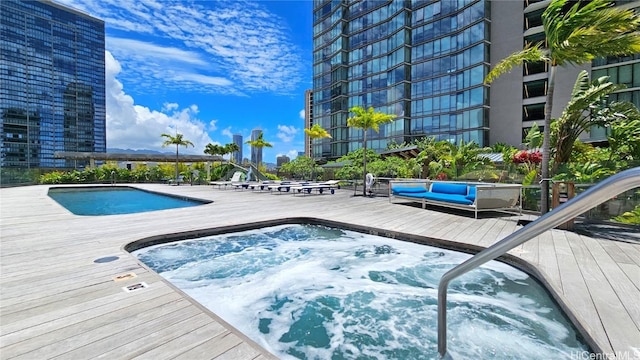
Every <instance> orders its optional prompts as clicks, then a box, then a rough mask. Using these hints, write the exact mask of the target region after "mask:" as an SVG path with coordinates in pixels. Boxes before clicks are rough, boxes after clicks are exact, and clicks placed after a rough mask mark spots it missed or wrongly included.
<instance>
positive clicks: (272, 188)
mask: <svg viewBox="0 0 640 360" xmlns="http://www.w3.org/2000/svg"><path fill="white" fill-rule="evenodd" d="M299 185H301V184H300V183H297V182H292V181H283V182H281V183H279V184H273V185H269V186H268V187H267V188H268V189H269V192H270V193H272V194H281V193H283V192H289V191H291V188H292V187H293V186H299Z"/></svg>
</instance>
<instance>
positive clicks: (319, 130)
mask: <svg viewBox="0 0 640 360" xmlns="http://www.w3.org/2000/svg"><path fill="white" fill-rule="evenodd" d="M304 133H305V134H307V136H309V139H311V141H313V140H315V139H323V138H329V139H330V138H331V135H330V134H329V133H328V132H327V130H325V129H324V128H323V127H321V126H320V124H317V123H316V124H313V126H312V127H311V128H309V129H304ZM310 155H311V158H312V159H313V152H312V153H311V154H310Z"/></svg>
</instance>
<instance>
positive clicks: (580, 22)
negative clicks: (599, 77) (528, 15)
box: [542, 0, 640, 65]
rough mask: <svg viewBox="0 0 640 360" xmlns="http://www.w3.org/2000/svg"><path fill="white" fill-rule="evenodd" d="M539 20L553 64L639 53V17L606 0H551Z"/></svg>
mask: <svg viewBox="0 0 640 360" xmlns="http://www.w3.org/2000/svg"><path fill="white" fill-rule="evenodd" d="M569 6H570V7H569ZM568 7H569V8H568ZM542 19H543V27H544V29H545V36H546V38H547V44H548V46H549V53H550V57H551V59H552V60H553V62H554V63H555V64H557V65H564V64H573V65H576V64H582V63H585V62H589V61H591V60H593V59H594V58H597V57H601V56H616V55H629V54H634V53H637V52H640V34H639V33H638V30H639V29H640V18H639V17H638V16H637V15H636V14H635V12H634V11H633V10H628V9H621V8H617V7H613V6H612V4H611V2H610V1H608V0H593V1H590V2H588V3H587V2H571V1H567V0H556V1H552V2H551V4H549V6H548V7H547V9H546V10H545V12H544V13H543V15H542Z"/></svg>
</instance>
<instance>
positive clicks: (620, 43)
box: [485, 0, 640, 214]
mask: <svg viewBox="0 0 640 360" xmlns="http://www.w3.org/2000/svg"><path fill="white" fill-rule="evenodd" d="M542 25H543V28H544V34H545V37H546V42H547V47H546V48H543V46H544V43H545V42H544V41H540V42H538V43H535V44H533V45H531V46H527V47H525V49H524V50H522V51H517V52H515V53H513V54H511V55H509V56H508V57H506V58H505V59H503V60H502V61H500V62H499V63H498V64H496V66H495V67H494V68H493V70H491V72H489V74H488V75H487V77H486V78H485V83H490V82H492V81H493V80H494V79H496V78H497V77H498V76H500V75H502V74H504V73H506V72H509V71H511V69H513V68H514V67H515V66H520V65H522V63H524V62H539V61H543V62H545V63H548V64H549V65H550V66H551V68H550V70H549V79H548V89H547V96H546V107H545V114H544V130H543V133H544V140H543V145H542V179H543V181H542V189H541V190H542V191H541V196H542V198H541V201H540V212H541V213H542V214H544V213H546V212H547V211H549V183H548V178H549V155H550V154H549V149H550V140H551V136H550V128H551V111H552V107H553V91H554V86H555V76H556V70H557V67H558V66H564V65H567V64H568V65H580V64H584V63H586V62H589V61H591V60H593V59H594V58H596V57H603V56H620V55H629V54H635V53H638V52H640V34H639V33H638V29H640V19H639V18H638V17H637V16H636V14H635V13H634V11H633V10H627V9H621V8H616V7H613V5H612V3H611V2H610V1H609V0H593V1H590V2H587V1H576V2H573V1H570V0H552V1H551V3H550V4H549V5H548V6H547V9H546V10H545V11H544V13H543V14H542Z"/></svg>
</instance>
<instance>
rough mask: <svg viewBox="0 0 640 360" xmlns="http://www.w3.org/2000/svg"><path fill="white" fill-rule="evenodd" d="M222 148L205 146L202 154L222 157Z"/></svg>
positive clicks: (214, 145) (211, 145)
mask: <svg viewBox="0 0 640 360" xmlns="http://www.w3.org/2000/svg"><path fill="white" fill-rule="evenodd" d="M223 151H224V147H222V146H220V145H218V144H211V143H209V144H207V146H205V148H204V153H205V154H207V155H211V156H216V155H223V154H224V153H223Z"/></svg>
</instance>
